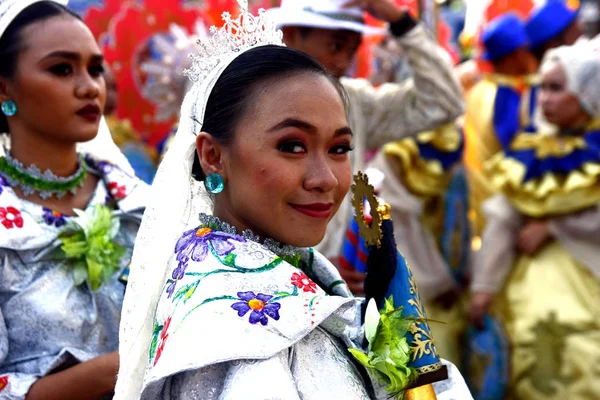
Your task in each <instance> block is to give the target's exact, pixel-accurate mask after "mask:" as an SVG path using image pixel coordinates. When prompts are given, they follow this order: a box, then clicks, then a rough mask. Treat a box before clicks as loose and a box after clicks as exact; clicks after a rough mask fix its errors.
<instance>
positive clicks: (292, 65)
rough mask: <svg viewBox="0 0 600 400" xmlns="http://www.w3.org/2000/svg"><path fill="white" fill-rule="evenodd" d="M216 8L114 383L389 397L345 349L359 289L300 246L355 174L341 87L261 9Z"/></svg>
mask: <svg viewBox="0 0 600 400" xmlns="http://www.w3.org/2000/svg"><path fill="white" fill-rule="evenodd" d="M240 4H241V5H242V6H243V5H244V2H243V1H240ZM224 19H225V24H224V27H223V28H221V29H219V30H216V33H215V36H214V37H213V38H212V39H211V40H210V41H209V42H208V43H203V44H202V45H201V46H199V48H200V49H201V52H200V54H195V55H192V60H193V65H192V68H191V69H190V71H189V76H190V78H191V79H192V81H193V82H194V84H193V86H192V88H191V89H190V91H189V92H188V94H187V96H186V99H185V101H184V103H183V105H182V112H181V115H182V117H181V121H180V125H179V130H178V132H177V135H176V136H175V139H174V142H173V144H172V145H171V146H170V147H169V150H168V152H167V154H166V155H165V159H164V160H163V163H162V164H161V166H160V168H159V171H158V174H157V177H156V180H155V183H154V185H153V195H152V196H151V198H152V204H151V205H150V206H149V208H148V209H147V211H146V214H145V215H144V221H143V223H142V228H141V229H140V235H139V237H138V243H137V245H136V250H135V254H134V259H133V262H132V267H131V278H130V282H131V286H130V287H128V290H127V295H126V298H125V302H124V311H123V315H124V316H123V319H122V325H121V336H120V349H119V352H120V356H121V366H120V370H119V379H118V382H117V388H116V391H115V394H116V396H115V398H116V399H123V400H135V399H139V398H142V399H165V400H166V399H168V400H175V399H200V398H206V397H215V398H220V399H241V398H244V399H257V400H258V399H261V400H262V399H286V400H287V399H305V400H311V399H348V400H359V399H360V400H364V399H381V398H388V397H389V394H388V393H384V392H385V391H384V390H383V389H382V388H381V385H380V384H379V382H378V381H377V380H374V381H371V379H370V377H369V375H368V373H367V371H366V370H363V369H361V368H360V367H358V366H357V365H356V364H355V363H354V361H353V357H352V355H351V352H350V351H348V349H349V348H353V349H362V346H363V339H364V337H363V336H362V326H361V325H362V317H363V316H362V308H363V302H364V300H363V299H357V298H354V297H352V295H351V293H350V291H349V290H348V287H347V286H346V284H345V282H344V281H343V280H342V278H341V277H340V274H339V272H338V271H337V269H336V268H335V267H334V266H333V265H332V264H331V263H330V262H329V261H328V260H327V259H326V258H325V257H324V256H323V255H321V254H320V253H318V252H317V251H314V250H312V249H310V247H311V246H315V245H316V244H318V243H319V242H320V241H321V240H322V238H323V236H324V235H325V232H326V228H327V224H328V222H329V221H330V220H331V218H333V216H334V215H335V213H336V212H337V211H338V209H339V206H340V204H341V203H342V201H343V199H344V198H345V196H346V194H347V192H348V190H349V188H350V184H351V166H350V157H349V152H350V151H351V150H352V141H353V135H352V131H351V130H350V128H349V125H348V120H347V110H346V100H345V99H346V96H345V93H344V91H343V89H341V87H340V86H339V83H338V82H337V80H335V78H333V77H332V76H330V75H329V74H328V73H327V72H326V71H325V69H324V67H323V66H321V65H320V64H319V63H318V62H316V61H315V60H313V59H312V58H310V57H309V56H307V55H306V54H304V53H302V52H300V51H298V50H294V49H289V48H286V47H283V46H282V42H281V39H282V37H281V36H282V35H281V32H279V31H277V30H275V29H274V27H273V25H272V24H270V23H269V22H268V19H267V18H265V17H264V15H262V14H259V16H258V17H257V16H253V15H251V14H249V13H247V11H243V12H242V15H241V16H240V17H239V18H238V19H235V20H234V19H232V18H231V17H230V16H229V15H228V14H226V15H225V16H224ZM194 160H195V161H194ZM190 175H193V176H194V177H195V178H196V181H194V180H192V179H190ZM198 180H200V181H203V182H204V185H205V188H206V190H207V191H209V192H210V193H212V196H211V198H212V201H211V202H209V203H210V205H208V206H207V204H206V202H205V201H204V200H205V199H204V198H203V197H202V196H199V195H198V193H199V192H204V190H203V189H201V187H198V186H200V185H197V183H198V182H197V181H198ZM201 208H202V209H204V213H200V215H198V211H199V209H201ZM382 285H385V282H383V283H382ZM258 382H264V384H259V383H258ZM460 398H461V399H463V398H465V399H467V397H460Z"/></svg>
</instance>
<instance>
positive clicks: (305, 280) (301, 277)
mask: <svg viewBox="0 0 600 400" xmlns="http://www.w3.org/2000/svg"><path fill="white" fill-rule="evenodd" d="M292 285H294V286H296V287H297V288H298V289H301V290H303V291H304V293H317V284H316V283H314V282H313V281H311V280H310V278H309V277H308V276H307V275H306V274H305V273H304V272H295V273H294V274H293V275H292Z"/></svg>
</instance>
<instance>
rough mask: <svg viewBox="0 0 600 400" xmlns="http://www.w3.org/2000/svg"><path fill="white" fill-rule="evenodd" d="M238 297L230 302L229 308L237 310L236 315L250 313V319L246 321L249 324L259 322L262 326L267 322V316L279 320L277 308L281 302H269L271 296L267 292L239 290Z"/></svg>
mask: <svg viewBox="0 0 600 400" xmlns="http://www.w3.org/2000/svg"><path fill="white" fill-rule="evenodd" d="M237 295H238V297H239V299H240V300H243V301H240V302H238V303H235V304H232V306H231V308H233V309H234V310H236V311H237V312H238V316H240V317H243V316H245V315H246V314H247V313H248V311H250V310H252V312H251V313H250V319H249V320H248V322H250V323H251V324H257V323H259V322H260V323H261V324H262V325H263V326H265V325H267V324H268V323H269V319H268V318H267V317H271V318H272V319H274V320H275V321H279V309H280V308H281V304H279V303H276V302H270V300H271V299H273V296H269V295H267V294H261V293H259V294H254V292H239V293H238V294H237Z"/></svg>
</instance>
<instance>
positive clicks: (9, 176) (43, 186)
mask: <svg viewBox="0 0 600 400" xmlns="http://www.w3.org/2000/svg"><path fill="white" fill-rule="evenodd" d="M4 154H5V155H4V156H3V157H0V173H2V174H3V175H4V177H5V179H6V182H7V183H8V184H9V185H10V186H11V187H19V188H21V190H22V191H23V194H24V195H25V196H31V195H33V194H36V193H37V194H38V195H39V196H40V197H41V198H42V199H44V200H45V199H47V198H49V197H52V196H55V197H56V198H57V199H60V198H62V197H63V196H65V195H66V194H68V193H71V194H73V195H75V194H76V193H77V190H78V189H80V188H81V187H82V186H83V184H84V182H85V179H86V177H87V174H88V166H87V164H86V163H85V161H84V159H83V156H82V155H80V156H79V162H78V166H77V170H76V171H75V173H74V174H73V175H71V176H67V177H61V176H56V175H55V174H54V173H52V171H50V170H46V171H45V172H42V171H41V170H40V169H39V168H38V167H37V166H36V165H35V164H31V165H29V166H27V167H26V166H25V165H23V163H22V162H20V161H19V160H17V159H15V158H13V157H12V156H11V154H10V152H9V151H8V149H6V148H5V149H4Z"/></svg>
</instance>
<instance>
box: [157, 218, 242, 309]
mask: <svg viewBox="0 0 600 400" xmlns="http://www.w3.org/2000/svg"><path fill="white" fill-rule="evenodd" d="M245 241H246V239H244V238H242V237H240V236H235V235H232V234H229V233H224V232H218V231H214V230H212V229H210V228H206V227H198V228H196V229H191V230H189V231H187V232H185V233H184V234H183V236H182V237H181V238H180V239H179V240H178V241H177V244H176V245H175V254H177V257H176V260H177V261H178V264H177V268H175V269H174V270H173V273H172V274H171V278H172V279H170V280H169V282H168V285H167V294H168V298H171V297H172V296H173V294H174V293H175V288H176V286H177V282H178V281H180V280H181V279H183V277H184V276H185V271H186V269H187V266H188V262H189V261H190V260H192V261H195V262H202V261H204V260H205V259H206V257H207V256H208V253H209V251H211V252H214V254H215V255H216V256H217V257H224V256H228V255H229V254H231V252H232V251H233V250H235V245H234V243H236V242H237V243H243V242H245Z"/></svg>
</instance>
